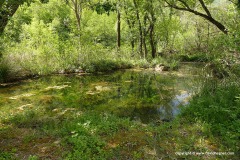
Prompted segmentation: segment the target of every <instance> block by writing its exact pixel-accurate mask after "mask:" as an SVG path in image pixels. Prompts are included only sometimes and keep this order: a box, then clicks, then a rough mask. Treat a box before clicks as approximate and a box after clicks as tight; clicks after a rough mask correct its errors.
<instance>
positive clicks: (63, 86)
mask: <svg viewBox="0 0 240 160" xmlns="http://www.w3.org/2000/svg"><path fill="white" fill-rule="evenodd" d="M67 87H71V86H69V85H62V86H50V87H47V88H45V90H51V89H63V88H67Z"/></svg>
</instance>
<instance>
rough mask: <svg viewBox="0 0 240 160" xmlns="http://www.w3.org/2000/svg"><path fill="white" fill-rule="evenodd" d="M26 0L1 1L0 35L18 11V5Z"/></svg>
mask: <svg viewBox="0 0 240 160" xmlns="http://www.w3.org/2000/svg"><path fill="white" fill-rule="evenodd" d="M25 1H26V0H19V1H15V0H1V2H0V35H1V34H2V33H3V31H4V29H5V27H6V25H7V24H8V21H9V19H10V18H11V17H12V16H13V15H14V13H15V12H16V11H17V9H18V7H19V6H20V5H21V4H23V3H24V2H25Z"/></svg>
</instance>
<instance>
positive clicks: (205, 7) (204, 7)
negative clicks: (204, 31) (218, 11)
mask: <svg viewBox="0 0 240 160" xmlns="http://www.w3.org/2000/svg"><path fill="white" fill-rule="evenodd" d="M199 2H200V3H201V5H202V8H203V9H204V11H205V12H206V13H207V15H208V16H209V17H212V15H211V13H210V11H209V10H208V8H207V6H206V5H205V3H204V2H203V0H199Z"/></svg>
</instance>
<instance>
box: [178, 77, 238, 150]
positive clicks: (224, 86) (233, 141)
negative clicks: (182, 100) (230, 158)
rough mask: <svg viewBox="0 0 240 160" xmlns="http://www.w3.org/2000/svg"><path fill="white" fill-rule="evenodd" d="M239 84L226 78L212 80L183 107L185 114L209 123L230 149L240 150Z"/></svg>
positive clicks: (192, 118)
mask: <svg viewBox="0 0 240 160" xmlns="http://www.w3.org/2000/svg"><path fill="white" fill-rule="evenodd" d="M239 93H240V84H239V83H238V82H237V83H235V82H233V80H227V81H224V82H222V83H219V82H216V81H212V80H209V81H207V82H206V83H204V86H203V88H202V90H201V92H200V93H199V94H198V95H196V96H195V97H194V98H193V100H192V101H191V102H190V105H189V106H188V107H186V108H185V109H184V112H183V116H187V117H189V119H191V120H192V121H199V120H200V121H201V122H203V123H206V124H207V125H208V126H209V128H208V129H207V130H209V132H210V133H211V134H212V135H213V136H217V137H219V138H221V139H222V142H223V144H225V145H227V146H228V147H231V148H230V149H231V150H239V147H240V146H239V143H238V142H239V139H238V138H239V136H240V131H239V129H240V121H239V115H240V109H239V108H240V103H239V99H238V98H237V97H238V96H239Z"/></svg>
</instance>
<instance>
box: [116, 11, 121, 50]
mask: <svg viewBox="0 0 240 160" xmlns="http://www.w3.org/2000/svg"><path fill="white" fill-rule="evenodd" d="M120 47H121V13H120V11H119V8H118V11H117V48H118V50H120Z"/></svg>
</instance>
